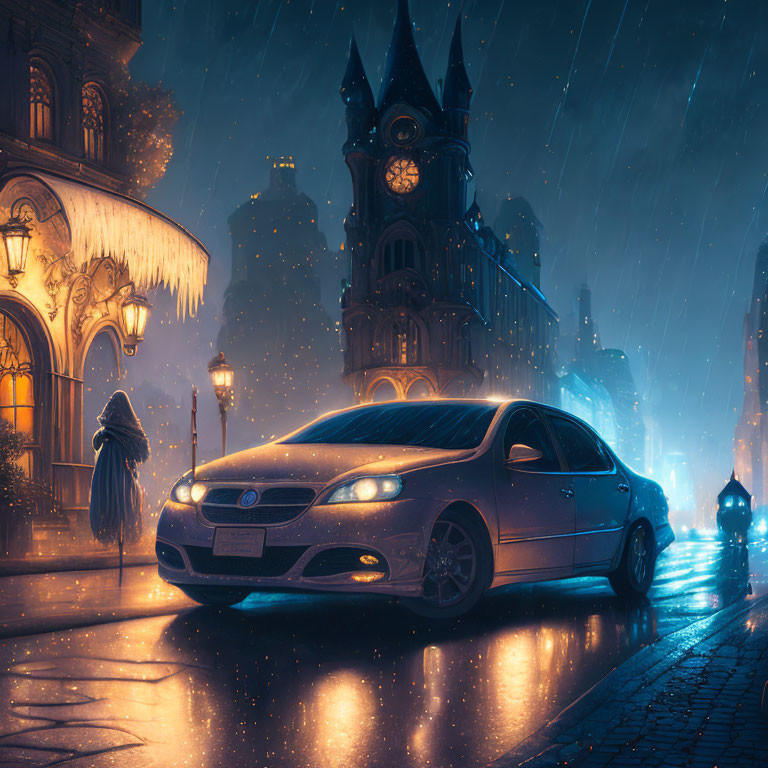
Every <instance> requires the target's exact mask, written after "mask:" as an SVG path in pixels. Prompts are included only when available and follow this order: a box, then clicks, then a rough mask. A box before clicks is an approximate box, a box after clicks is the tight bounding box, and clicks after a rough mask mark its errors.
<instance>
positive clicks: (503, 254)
mask: <svg viewBox="0 0 768 768" xmlns="http://www.w3.org/2000/svg"><path fill="white" fill-rule="evenodd" d="M341 95H342V99H343V100H344V103H345V104H346V107H347V109H346V114H347V126H348V138H347V141H346V143H345V144H344V155H345V158H346V162H347V165H348V166H349V170H350V173H351V176H352V188H353V202H352V206H351V208H350V211H349V215H348V216H347V219H346V223H345V229H346V234H347V239H346V245H347V252H348V254H349V259H350V264H351V283H350V285H349V286H348V287H347V288H346V290H345V292H344V298H343V326H344V333H345V342H346V343H345V355H344V373H345V377H346V379H347V381H348V383H349V384H350V385H351V386H352V387H353V388H354V390H355V395H356V397H357V398H358V399H359V400H363V401H368V400H371V399H384V398H395V397H401V398H402V397H422V396H424V395H450V394H453V395H463V394H468V393H469V392H473V393H498V394H505V395H517V396H524V397H531V398H534V399H538V400H550V399H552V397H553V396H554V397H556V396H557V391H556V388H555V387H554V386H553V385H554V383H555V343H556V338H557V327H558V319H557V316H556V315H555V313H554V312H553V310H552V309H551V308H550V306H549V305H548V304H547V301H546V298H545V297H544V295H543V294H542V293H541V291H540V290H539V288H538V277H537V275H536V274H535V270H534V268H533V267H531V268H530V269H529V268H528V266H526V269H525V270H523V269H520V268H519V265H518V263H517V260H516V255H515V254H513V253H511V252H510V249H509V247H508V245H507V243H506V242H504V241H502V240H501V239H499V238H498V237H497V236H496V235H495V234H494V232H493V231H492V230H491V228H490V227H489V226H488V225H487V224H486V222H485V219H484V217H483V214H482V212H481V210H480V207H479V206H478V204H477V202H474V203H473V204H472V205H471V206H469V208H468V207H467V182H468V180H469V178H470V177H471V174H472V171H471V168H470V164H469V151H470V145H469V140H468V137H467V128H468V122H469V107H470V102H471V98H472V86H471V85H470V82H469V78H468V76H467V71H466V69H465V66H464V59H463V51H462V43H461V19H460V18H459V20H458V21H457V23H456V28H455V31H454V34H453V40H452V42H451V47H450V54H449V58H448V67H447V71H446V75H445V86H444V88H443V93H442V105H441V104H439V103H438V101H437V99H436V97H435V94H434V92H433V90H432V87H431V85H430V83H429V81H428V79H427V76H426V74H425V73H424V69H423V67H422V64H421V60H420V58H419V54H418V51H417V49H416V44H415V41H414V39H413V28H412V24H411V20H410V16H409V12H408V3H407V0H399V2H398V4H397V17H396V19H395V26H394V32H393V36H392V41H391V42H390V45H389V50H388V52H387V59H386V64H385V68H384V79H383V82H382V86H381V91H380V93H379V98H378V103H375V102H374V98H373V92H372V91H371V87H370V85H369V83H368V79H367V78H366V75H365V71H364V69H363V64H362V61H361V59H360V55H359V53H358V50H357V46H356V44H355V43H354V41H353V42H352V47H351V50H350V56H349V64H348V67H347V71H346V74H345V76H344V80H343V82H342V88H341ZM528 210H530V207H528ZM530 217H531V218H530V219H529V220H528V222H525V221H521V220H520V217H519V216H517V218H516V219H515V220H514V221H513V222H512V223H513V224H514V226H515V227H516V228H515V229H514V231H515V232H516V233H518V234H516V235H515V237H516V238H518V239H519V240H520V242H521V246H520V247H521V248H523V247H524V249H525V251H526V253H529V251H530V248H529V246H530V243H529V240H530V239H531V236H532V235H535V234H536V233H535V229H536V227H535V224H534V221H533V219H534V218H535V217H533V214H532V212H530ZM526 226H527V227H528V231H527V233H526V232H524V230H525V227H526ZM531 226H532V227H533V230H534V231H533V232H531V231H530V228H531ZM524 234H525V237H524ZM518 235H519V237H518ZM526 237H527V238H528V240H526V239H525V238H526ZM534 253H537V251H534ZM529 256H530V254H529ZM530 258H531V259H533V258H535V257H534V256H530ZM536 258H537V257H536Z"/></svg>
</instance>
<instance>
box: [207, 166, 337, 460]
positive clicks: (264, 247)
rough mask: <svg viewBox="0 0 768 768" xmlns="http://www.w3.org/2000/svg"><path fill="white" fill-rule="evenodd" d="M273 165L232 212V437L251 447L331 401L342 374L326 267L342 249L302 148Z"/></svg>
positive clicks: (227, 347) (226, 340)
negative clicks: (311, 188) (304, 167)
mask: <svg viewBox="0 0 768 768" xmlns="http://www.w3.org/2000/svg"><path fill="white" fill-rule="evenodd" d="M269 165H270V169H269V174H270V175H269V186H268V187H267V188H266V189H265V190H263V191H262V192H257V193H255V194H253V195H251V197H250V199H249V200H247V201H246V202H245V203H243V204H242V205H241V206H240V207H239V208H238V209H237V210H236V211H235V212H234V213H233V214H232V216H230V218H229V228H230V234H231V237H232V277H231V280H230V284H229V287H228V288H227V291H226V294H225V296H224V324H223V326H222V328H221V330H220V332H219V339H218V348H219V350H220V351H222V352H224V354H225V355H226V358H227V360H228V361H229V362H230V363H231V364H232V365H233V366H234V368H235V386H236V388H237V389H236V392H235V408H236V410H237V415H238V417H239V418H237V419H233V420H232V424H231V438H232V444H233V445H235V446H237V445H242V446H243V447H246V446H250V445H253V443H254V441H255V440H257V439H258V438H259V436H261V438H262V439H267V438H269V437H270V436H272V435H273V434H274V432H275V431H277V430H280V431H282V432H285V431H287V430H289V429H290V428H292V427H294V426H299V424H301V423H302V422H305V421H307V419H308V417H309V415H310V414H314V413H315V412H316V410H317V409H318V408H325V409H326V410H328V409H329V408H330V407H331V404H330V403H329V402H327V397H328V395H329V394H330V393H331V391H332V390H333V389H334V385H337V384H338V383H339V368H340V357H341V352H340V348H339V334H338V328H337V324H336V323H334V322H333V321H332V320H331V318H330V316H329V315H328V313H327V312H326V310H325V309H324V307H323V305H322V302H321V285H320V280H319V275H318V269H317V268H318V267H322V268H323V269H324V270H325V269H328V266H329V265H328V264H327V262H330V261H331V260H332V258H333V257H332V256H331V255H330V254H329V252H328V250H327V247H326V240H325V236H324V235H323V233H322V232H321V231H320V228H319V226H318V223H317V206H316V205H315V203H314V202H313V201H312V200H311V199H310V198H309V197H307V195H305V194H304V193H303V192H301V191H299V190H298V189H297V187H296V168H295V163H294V161H293V158H292V157H278V158H275V159H273V160H270V161H269ZM337 285H338V283H337ZM335 389H336V390H338V386H336V387H335ZM334 404H335V403H334ZM254 427H255V428H256V429H254ZM238 430H240V432H242V434H239V433H238Z"/></svg>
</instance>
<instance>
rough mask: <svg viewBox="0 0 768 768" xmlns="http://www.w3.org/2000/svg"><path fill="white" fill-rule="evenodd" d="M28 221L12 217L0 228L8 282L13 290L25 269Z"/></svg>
mask: <svg viewBox="0 0 768 768" xmlns="http://www.w3.org/2000/svg"><path fill="white" fill-rule="evenodd" d="M27 221H28V219H22V218H21V216H12V217H11V218H10V219H8V222H7V223H5V224H3V225H2V226H0V232H2V233H3V242H4V244H5V257H6V259H7V261H8V282H9V283H10V284H11V285H12V286H13V287H14V288H15V287H16V286H17V285H18V283H19V279H18V277H17V275H23V274H24V270H25V269H26V268H27V251H28V250H29V241H30V239H31V238H32V235H30V234H29V229H30V228H29V226H27Z"/></svg>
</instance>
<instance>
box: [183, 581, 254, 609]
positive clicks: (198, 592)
mask: <svg viewBox="0 0 768 768" xmlns="http://www.w3.org/2000/svg"><path fill="white" fill-rule="evenodd" d="M176 586H177V587H178V588H179V589H180V590H181V591H182V592H183V593H184V594H185V595H186V596H187V597H189V598H191V599H192V600H194V601H195V602H196V603H200V605H219V606H222V607H225V606H228V605H237V603H241V602H242V601H243V600H245V598H246V597H248V595H250V594H251V590H250V589H237V588H236V587H198V586H195V585H193V584H176Z"/></svg>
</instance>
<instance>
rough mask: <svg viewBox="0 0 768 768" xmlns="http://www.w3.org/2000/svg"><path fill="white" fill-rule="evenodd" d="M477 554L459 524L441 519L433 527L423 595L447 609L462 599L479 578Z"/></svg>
mask: <svg viewBox="0 0 768 768" xmlns="http://www.w3.org/2000/svg"><path fill="white" fill-rule="evenodd" d="M476 569H477V553H476V551H475V545H474V544H473V543H472V539H471V538H470V536H469V534H468V533H467V532H466V531H465V530H464V528H462V527H461V526H460V525H458V524H457V523H454V522H451V521H449V520H438V521H437V522H436V523H435V525H434V528H433V529H432V535H431V536H430V539H429V546H428V547H427V558H426V563H425V564H424V576H423V577H422V582H421V583H422V597H423V598H424V599H425V600H426V601H427V602H429V603H432V604H433V605H435V606H437V607H439V608H446V607H448V606H451V605H455V604H456V603H458V602H460V601H461V600H462V599H463V598H464V596H465V595H466V594H467V592H469V590H470V588H471V587H472V584H473V582H474V580H475V571H476Z"/></svg>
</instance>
